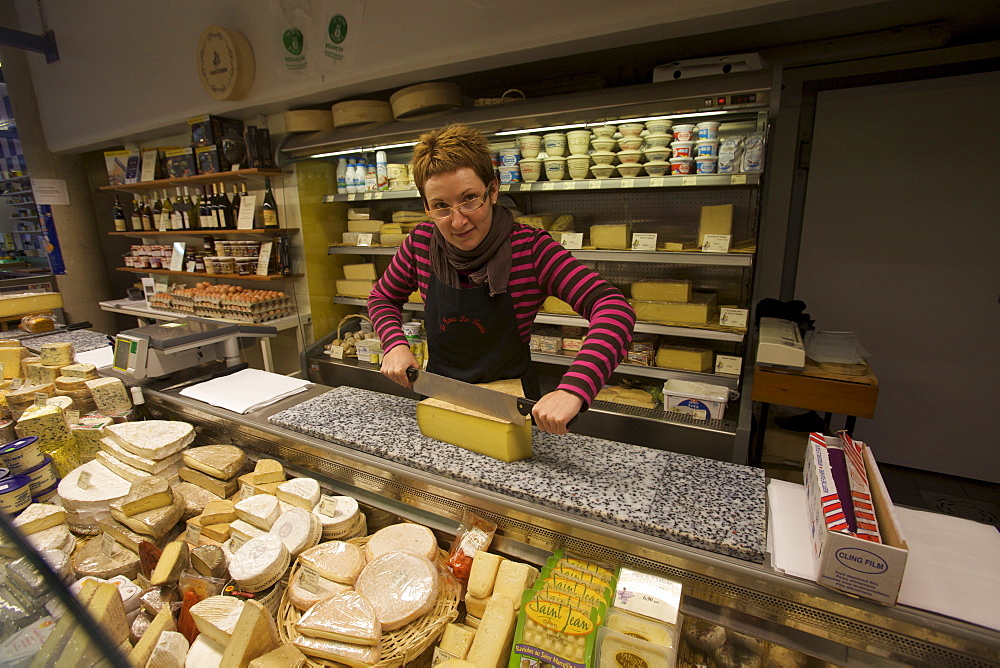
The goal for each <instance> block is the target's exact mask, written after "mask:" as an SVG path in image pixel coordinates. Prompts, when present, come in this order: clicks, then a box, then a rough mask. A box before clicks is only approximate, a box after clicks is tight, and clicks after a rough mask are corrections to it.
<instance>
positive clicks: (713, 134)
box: [695, 121, 720, 139]
mask: <svg viewBox="0 0 1000 668" xmlns="http://www.w3.org/2000/svg"><path fill="white" fill-rule="evenodd" d="M719 125H720V123H719V121H702V122H701V123H699V124H698V125H696V126H695V127H696V128H697V129H698V139H718V138H719Z"/></svg>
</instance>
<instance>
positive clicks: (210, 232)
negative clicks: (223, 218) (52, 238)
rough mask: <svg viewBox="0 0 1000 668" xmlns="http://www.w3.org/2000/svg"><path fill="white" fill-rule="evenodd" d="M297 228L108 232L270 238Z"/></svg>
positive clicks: (167, 235)
mask: <svg viewBox="0 0 1000 668" xmlns="http://www.w3.org/2000/svg"><path fill="white" fill-rule="evenodd" d="M298 229H299V228H297V227H275V228H270V229H269V228H263V227H255V228H252V229H249V230H233V229H229V228H221V229H212V228H204V229H201V228H199V229H197V230H127V231H125V232H117V231H116V232H108V234H109V235H110V236H119V237H213V236H219V235H229V234H266V235H268V236H274V235H283V234H290V233H295V232H298Z"/></svg>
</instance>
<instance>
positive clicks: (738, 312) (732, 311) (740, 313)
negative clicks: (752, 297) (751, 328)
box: [719, 306, 750, 329]
mask: <svg viewBox="0 0 1000 668" xmlns="http://www.w3.org/2000/svg"><path fill="white" fill-rule="evenodd" d="M749 315H750V311H749V310H747V309H745V308H729V307H728V306H723V307H722V308H720V309H719V324H720V325H722V326H723V327H737V328H739V329H746V326H747V317H748V316H749Z"/></svg>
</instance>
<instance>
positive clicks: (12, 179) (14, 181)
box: [0, 174, 31, 184]
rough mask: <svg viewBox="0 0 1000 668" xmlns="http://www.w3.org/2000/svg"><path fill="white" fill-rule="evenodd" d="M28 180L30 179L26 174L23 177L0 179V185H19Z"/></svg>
mask: <svg viewBox="0 0 1000 668" xmlns="http://www.w3.org/2000/svg"><path fill="white" fill-rule="evenodd" d="M30 178H31V177H30V176H29V175H27V174H25V175H24V176H12V177H11V178H9V179H0V184H2V183H20V182H21V181H26V180H28V179H30Z"/></svg>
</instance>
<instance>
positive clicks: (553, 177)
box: [544, 147, 566, 181]
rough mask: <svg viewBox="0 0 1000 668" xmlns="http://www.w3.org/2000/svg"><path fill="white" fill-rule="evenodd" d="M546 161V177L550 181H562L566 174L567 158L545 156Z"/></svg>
mask: <svg viewBox="0 0 1000 668" xmlns="http://www.w3.org/2000/svg"><path fill="white" fill-rule="evenodd" d="M564 148H565V147H564ZM544 162H545V176H546V178H548V180H549V181H562V180H563V177H565V176H566V158H561V157H559V156H549V157H548V158H545V160H544Z"/></svg>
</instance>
